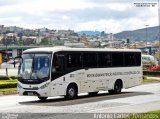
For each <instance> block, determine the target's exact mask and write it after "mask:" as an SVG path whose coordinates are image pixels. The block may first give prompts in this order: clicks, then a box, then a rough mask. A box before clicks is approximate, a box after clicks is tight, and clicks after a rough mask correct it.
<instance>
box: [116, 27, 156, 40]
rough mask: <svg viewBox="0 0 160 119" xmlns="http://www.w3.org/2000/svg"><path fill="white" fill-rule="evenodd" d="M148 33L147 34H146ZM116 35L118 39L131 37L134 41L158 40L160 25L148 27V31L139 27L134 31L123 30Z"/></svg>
mask: <svg viewBox="0 0 160 119" xmlns="http://www.w3.org/2000/svg"><path fill="white" fill-rule="evenodd" d="M146 33H147V35H146ZM114 36H115V37H116V38H118V39H127V38H130V39H131V40H132V41H133V42H134V41H151V42H153V41H156V40H158V26H157V27H148V28H147V32H146V28H143V29H138V30H134V31H123V32H120V33H117V34H114Z"/></svg>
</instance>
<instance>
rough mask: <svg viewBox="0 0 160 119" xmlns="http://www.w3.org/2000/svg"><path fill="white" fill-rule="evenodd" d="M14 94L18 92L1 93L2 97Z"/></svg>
mask: <svg viewBox="0 0 160 119" xmlns="http://www.w3.org/2000/svg"><path fill="white" fill-rule="evenodd" d="M12 94H17V91H13V92H0V96H3V95H12Z"/></svg>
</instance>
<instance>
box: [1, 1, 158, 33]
mask: <svg viewBox="0 0 160 119" xmlns="http://www.w3.org/2000/svg"><path fill="white" fill-rule="evenodd" d="M157 1H158V0H0V25H5V26H18V27H23V28H29V29H38V28H44V27H45V28H49V29H56V30H59V29H64V30H68V29H71V30H74V31H84V30H92V31H105V32H106V33H118V32H121V31H128V30H135V29H140V28H145V27H146V26H145V25H149V26H148V27H153V26H158V4H157ZM135 3H136V4H137V3H138V4H139V3H140V4H141V3H147V4H148V3H150V4H153V3H154V4H155V3H156V5H155V6H148V7H138V6H136V4H135Z"/></svg>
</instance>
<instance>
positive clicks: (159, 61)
mask: <svg viewBox="0 0 160 119" xmlns="http://www.w3.org/2000/svg"><path fill="white" fill-rule="evenodd" d="M158 40H159V45H158V46H159V51H158V54H159V55H158V56H159V57H158V64H159V65H160V6H159V0H158Z"/></svg>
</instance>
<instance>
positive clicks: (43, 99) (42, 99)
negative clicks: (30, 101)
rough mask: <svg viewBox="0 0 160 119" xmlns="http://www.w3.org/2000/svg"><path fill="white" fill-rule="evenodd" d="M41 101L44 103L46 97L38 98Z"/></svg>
mask: <svg viewBox="0 0 160 119" xmlns="http://www.w3.org/2000/svg"><path fill="white" fill-rule="evenodd" d="M38 98H39V99H40V100H41V101H46V100H47V98H48V97H38Z"/></svg>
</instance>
